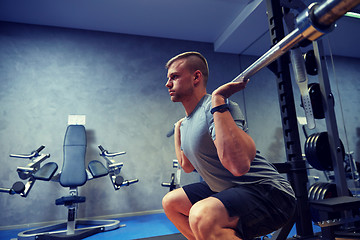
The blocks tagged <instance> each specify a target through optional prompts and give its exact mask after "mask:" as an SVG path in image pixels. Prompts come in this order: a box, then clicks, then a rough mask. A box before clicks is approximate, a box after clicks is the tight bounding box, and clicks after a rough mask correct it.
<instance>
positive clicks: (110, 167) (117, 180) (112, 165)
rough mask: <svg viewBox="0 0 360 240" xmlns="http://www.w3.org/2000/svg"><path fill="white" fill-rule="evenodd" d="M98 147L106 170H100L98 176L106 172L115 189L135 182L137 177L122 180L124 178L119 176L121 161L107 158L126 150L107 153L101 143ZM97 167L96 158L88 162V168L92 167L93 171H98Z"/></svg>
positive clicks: (121, 153)
mask: <svg viewBox="0 0 360 240" xmlns="http://www.w3.org/2000/svg"><path fill="white" fill-rule="evenodd" d="M98 147H99V149H100V151H101V152H100V156H101V157H103V158H104V159H105V161H106V164H107V171H104V170H103V171H101V172H102V174H99V175H98V176H99V177H101V176H105V175H106V174H107V173H108V174H109V177H110V180H111V182H112V184H113V186H114V189H115V190H119V189H120V188H121V187H122V186H129V185H130V184H133V183H137V182H138V181H139V179H132V180H124V178H123V177H122V176H120V172H121V168H122V167H123V165H124V164H123V163H122V162H121V163H116V162H115V161H114V160H113V159H109V158H114V157H116V156H120V155H123V154H126V152H113V153H109V152H108V151H107V150H105V149H104V148H103V147H102V146H101V145H99V146H98ZM98 168H100V167H99V163H98V162H97V161H96V160H95V161H92V162H90V163H89V169H90V170H91V169H94V170H95V172H98ZM106 172H107V173H106ZM98 176H96V177H98Z"/></svg>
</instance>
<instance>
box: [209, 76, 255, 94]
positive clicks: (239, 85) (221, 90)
mask: <svg viewBox="0 0 360 240" xmlns="http://www.w3.org/2000/svg"><path fill="white" fill-rule="evenodd" d="M248 82H249V80H247V81H245V82H229V83H225V84H224V85H221V86H220V87H218V88H217V89H215V90H214V91H213V92H212V94H211V95H212V96H213V97H219V96H221V97H222V98H223V99H227V98H229V97H230V96H231V95H233V94H234V93H237V92H239V91H241V90H243V89H244V88H245V87H246V84H247V83H248Z"/></svg>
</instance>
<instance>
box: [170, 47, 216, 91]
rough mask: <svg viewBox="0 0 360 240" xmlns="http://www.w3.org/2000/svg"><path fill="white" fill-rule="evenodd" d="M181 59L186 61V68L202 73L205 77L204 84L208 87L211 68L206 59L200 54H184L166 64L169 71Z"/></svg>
mask: <svg viewBox="0 0 360 240" xmlns="http://www.w3.org/2000/svg"><path fill="white" fill-rule="evenodd" d="M180 59H186V62H185V64H186V65H185V66H186V68H187V69H188V70H189V71H191V72H195V71H197V70H200V72H201V73H202V75H203V76H204V84H205V86H206V83H207V80H208V78H209V66H208V63H207V61H206V58H205V57H204V56H203V55H202V54H201V53H198V52H184V53H181V54H179V55H176V56H175V57H173V58H171V59H170V60H169V61H168V62H167V63H166V65H165V67H166V68H167V69H168V68H169V67H170V66H171V64H173V63H174V62H175V61H177V60H180Z"/></svg>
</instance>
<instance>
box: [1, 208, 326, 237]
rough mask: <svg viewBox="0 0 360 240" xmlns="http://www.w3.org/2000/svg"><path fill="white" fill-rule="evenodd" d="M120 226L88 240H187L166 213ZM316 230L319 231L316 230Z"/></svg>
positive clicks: (12, 233)
mask: <svg viewBox="0 0 360 240" xmlns="http://www.w3.org/2000/svg"><path fill="white" fill-rule="evenodd" d="M118 220H120V224H121V225H122V224H125V225H126V226H125V227H121V228H119V229H116V230H113V231H107V232H103V233H99V234H95V235H93V236H90V237H88V238H86V239H88V240H100V239H109V240H117V239H121V240H133V239H142V240H145V239H149V240H150V239H151V240H156V239H158V240H160V239H161V240H172V239H173V240H175V239H176V240H183V239H184V240H185V239H186V238H185V237H183V236H182V235H181V234H180V233H179V231H178V230H177V229H176V228H175V226H174V225H173V224H172V223H171V222H170V221H169V220H168V219H167V217H166V216H165V214H164V213H158V214H149V215H141V216H133V217H124V218H119V219H118ZM25 230H28V228H24V229H12V230H2V231H0V239H4V240H5V239H17V234H18V233H19V232H22V231H25ZM314 230H319V229H315V228H314ZM294 235H296V231H295V229H294V228H293V229H292V230H291V232H290V234H289V237H293V236H294Z"/></svg>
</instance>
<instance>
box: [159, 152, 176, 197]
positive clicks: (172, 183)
mask: <svg viewBox="0 0 360 240" xmlns="http://www.w3.org/2000/svg"><path fill="white" fill-rule="evenodd" d="M173 168H176V175H175V173H171V176H170V182H169V183H162V184H161V186H163V187H168V188H169V192H171V191H172V190H174V189H176V188H179V187H180V179H181V166H180V164H179V161H178V160H177V159H174V160H173Z"/></svg>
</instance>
